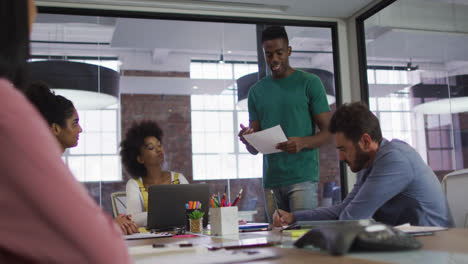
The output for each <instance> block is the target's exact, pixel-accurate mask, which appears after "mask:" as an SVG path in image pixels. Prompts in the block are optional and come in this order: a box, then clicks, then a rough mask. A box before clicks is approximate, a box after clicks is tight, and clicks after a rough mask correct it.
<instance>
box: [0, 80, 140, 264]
mask: <svg viewBox="0 0 468 264" xmlns="http://www.w3.org/2000/svg"><path fill="white" fill-rule="evenodd" d="M0 151H1V152H0V212H1V216H0V263H31V262H33V263H131V260H130V258H129V256H128V249H127V247H126V245H125V243H124V241H123V238H122V234H121V232H120V230H119V229H118V227H117V225H116V224H114V223H113V221H112V219H111V218H110V217H109V216H107V215H106V214H105V213H104V212H103V211H102V210H101V208H100V207H99V206H98V205H97V204H96V203H95V202H94V201H93V200H92V198H91V197H90V196H89V195H88V193H87V191H86V189H85V188H84V187H83V186H82V185H81V184H80V183H79V182H77V181H76V180H75V178H74V177H73V175H72V174H71V173H70V171H69V170H68V168H67V167H66V165H65V164H64V163H63V161H62V159H61V153H60V147H59V145H58V142H57V140H56V139H55V138H54V137H53V135H52V133H51V132H50V128H49V127H48V126H47V124H46V122H45V121H44V120H43V119H42V118H41V116H40V115H39V113H38V111H36V109H35V108H34V107H33V106H32V105H31V104H30V103H29V102H28V101H27V99H26V98H25V97H24V96H23V95H22V94H21V92H20V91H18V90H16V89H15V88H14V87H13V85H12V84H11V83H10V82H8V81H6V80H5V79H0Z"/></svg>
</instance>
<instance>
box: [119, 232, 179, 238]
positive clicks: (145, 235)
mask: <svg viewBox="0 0 468 264" xmlns="http://www.w3.org/2000/svg"><path fill="white" fill-rule="evenodd" d="M171 236H172V235H171V234H169V233H136V234H133V235H126V236H124V238H125V239H127V240H131V239H146V238H158V237H171Z"/></svg>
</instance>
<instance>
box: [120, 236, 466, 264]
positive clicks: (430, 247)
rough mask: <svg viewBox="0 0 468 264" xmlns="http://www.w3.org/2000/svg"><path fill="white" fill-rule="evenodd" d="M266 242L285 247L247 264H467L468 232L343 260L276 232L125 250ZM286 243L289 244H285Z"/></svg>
mask: <svg viewBox="0 0 468 264" xmlns="http://www.w3.org/2000/svg"><path fill="white" fill-rule="evenodd" d="M253 238H266V239H267V240H268V241H275V242H285V243H283V244H289V246H283V245H282V244H279V245H277V246H272V247H266V248H262V249H261V250H268V251H271V252H274V253H275V254H276V255H278V257H277V258H272V259H265V260H261V261H250V262H249V263H264V264H269V263H288V264H294V263H324V264H328V263H349V264H354V263H424V264H430V263H440V264H443V263H451V264H452V263H468V229H466V228H465V229H463V228H453V229H449V230H446V231H438V232H434V234H433V235H428V236H419V237H418V239H419V240H420V241H421V242H423V243H424V247H423V248H422V249H421V250H414V251H401V252H390V253H389V252H378V253H351V254H348V255H345V256H340V257H336V256H329V255H327V254H326V252H323V251H318V250H310V249H309V250H308V249H296V248H292V247H291V240H292V239H291V235H290V233H289V234H288V233H282V232H279V231H278V230H274V231H262V232H248V233H240V234H239V236H235V237H213V236H198V237H191V238H155V239H140V240H127V245H128V246H129V247H133V246H139V245H152V244H154V243H157V244H162V243H177V242H179V241H189V242H190V243H192V244H194V245H198V244H203V245H209V244H216V243H221V242H228V241H235V240H236V239H253ZM288 242H289V243H288Z"/></svg>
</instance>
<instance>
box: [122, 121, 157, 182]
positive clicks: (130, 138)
mask: <svg viewBox="0 0 468 264" xmlns="http://www.w3.org/2000/svg"><path fill="white" fill-rule="evenodd" d="M146 137H155V138H157V139H158V140H159V142H161V143H162V137H163V132H162V130H161V128H160V127H159V125H158V123H156V122H155V121H150V120H146V121H141V122H139V123H137V122H135V123H133V124H132V126H131V127H130V129H129V130H128V131H127V133H126V134H125V139H124V140H122V142H121V143H120V156H121V157H122V164H123V165H124V167H125V169H126V170H127V171H128V172H129V173H130V174H131V176H132V177H133V178H139V177H145V176H146V168H145V166H143V164H141V163H139V162H138V161H137V157H138V155H140V148H141V146H143V145H144V143H145V138H146Z"/></svg>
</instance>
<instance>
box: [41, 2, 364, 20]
mask: <svg viewBox="0 0 468 264" xmlns="http://www.w3.org/2000/svg"><path fill="white" fill-rule="evenodd" d="M371 2H373V0H287V1H285V0H191V1H190V0H133V1H131V0H37V1H36V3H37V4H38V5H40V6H50V5H62V6H64V5H65V6H66V5H68V6H74V7H78V6H79V7H93V8H106V9H119V10H121V9H125V8H127V9H128V8H129V7H130V8H132V10H148V9H150V8H160V9H166V10H167V9H175V10H189V11H209V12H234V13H256V14H259V13H260V14H266V15H268V14H270V15H282V16H301V17H328V18H348V17H351V16H352V15H353V14H355V13H356V12H357V11H359V10H360V9H362V8H364V7H365V6H367V5H368V4H370V3H371Z"/></svg>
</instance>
